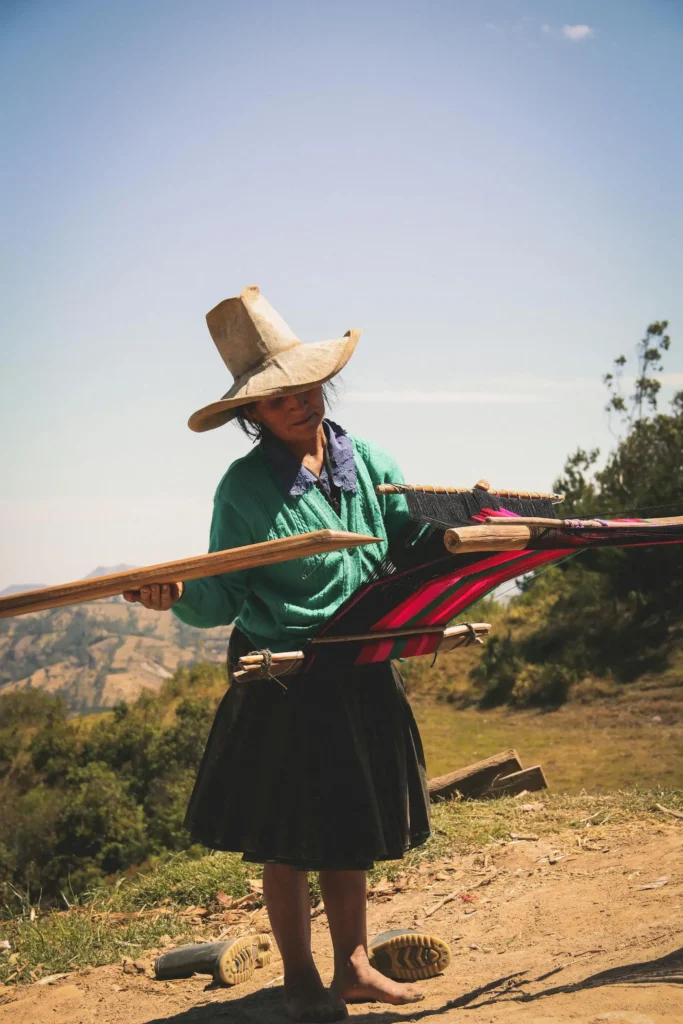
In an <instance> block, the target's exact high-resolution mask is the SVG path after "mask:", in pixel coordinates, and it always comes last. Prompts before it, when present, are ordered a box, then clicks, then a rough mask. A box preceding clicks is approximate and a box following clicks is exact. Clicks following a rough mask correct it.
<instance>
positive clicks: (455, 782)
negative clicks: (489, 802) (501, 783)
mask: <svg viewBox="0 0 683 1024" xmlns="http://www.w3.org/2000/svg"><path fill="white" fill-rule="evenodd" d="M521 769H522V763H521V761H520V760H519V755H518V754H517V751H516V750H504V751H502V752H501V753H500V754H494V755H493V757H487V758H486V759H485V760H483V761H476V762H475V763H474V764H469V765H467V767H466V768H459V769H458V770H457V771H455V772H450V773H449V774H448V775H439V776H438V777H437V778H435V779H430V781H429V798H430V800H432V801H437V800H447V799H448V798H449V797H453V796H455V795H456V792H457V793H460V794H461V795H462V796H464V797H467V798H469V799H473V798H474V799H476V798H477V797H480V796H482V795H483V794H484V793H485V792H487V790H489V789H490V788H491V786H492V785H493V783H494V781H495V780H496V779H498V778H502V777H504V776H507V775H511V774H514V773H515V772H519V771H521Z"/></svg>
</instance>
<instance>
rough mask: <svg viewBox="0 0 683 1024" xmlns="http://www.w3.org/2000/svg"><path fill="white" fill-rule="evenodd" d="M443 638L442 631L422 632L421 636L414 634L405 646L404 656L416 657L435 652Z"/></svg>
mask: <svg viewBox="0 0 683 1024" xmlns="http://www.w3.org/2000/svg"><path fill="white" fill-rule="evenodd" d="M441 640H442V636H441V633H422V634H421V635H420V636H412V637H411V638H410V640H408V641H407V643H406V645H405V647H404V648H403V657H404V658H414V657H415V656H416V655H418V654H433V653H434V651H435V650H436V649H437V647H438V646H439V644H440V643H441Z"/></svg>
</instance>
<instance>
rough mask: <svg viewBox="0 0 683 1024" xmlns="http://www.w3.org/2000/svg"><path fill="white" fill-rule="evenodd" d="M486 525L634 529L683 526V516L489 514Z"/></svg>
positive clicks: (568, 528)
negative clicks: (636, 518) (630, 518)
mask: <svg viewBox="0 0 683 1024" xmlns="http://www.w3.org/2000/svg"><path fill="white" fill-rule="evenodd" d="M484 523H485V524H486V526H510V524H514V525H515V526H544V527H545V526H547V527H549V528H551V529H555V530H572V529H580V528H581V527H586V528H588V529H605V528H609V529H610V530H632V529H633V528H634V527H635V526H637V527H638V528H640V527H641V526H642V527H654V528H657V527H663V526H683V516H669V517H667V518H666V519H645V520H642V521H639V522H636V523H628V522H622V521H621V520H618V519H550V518H544V517H541V516H539V517H534V516H514V517H512V516H487V517H486V519H485V520H484Z"/></svg>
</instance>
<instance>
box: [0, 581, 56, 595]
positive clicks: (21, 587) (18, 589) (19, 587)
mask: <svg viewBox="0 0 683 1024" xmlns="http://www.w3.org/2000/svg"><path fill="white" fill-rule="evenodd" d="M44 586H45V584H44V583H11V584H10V585H9V587H5V589H4V590H0V597H9V595H10V594H22V593H23V592H24V591H25V590H40V589H41V588H42V587H44Z"/></svg>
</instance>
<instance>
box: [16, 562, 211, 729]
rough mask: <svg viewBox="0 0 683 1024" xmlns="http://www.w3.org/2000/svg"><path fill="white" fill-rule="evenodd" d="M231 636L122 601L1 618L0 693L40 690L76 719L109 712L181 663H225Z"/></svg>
mask: <svg viewBox="0 0 683 1024" xmlns="http://www.w3.org/2000/svg"><path fill="white" fill-rule="evenodd" d="M120 568H128V567H127V566H125V567H121V566H116V567H114V568H112V569H109V568H107V569H96V570H95V571H94V572H93V573H91V574H90V575H91V576H95V575H99V574H100V573H101V572H116V571H118V570H119V569H120ZM16 589H17V590H20V589H25V588H23V587H17V588H16ZM229 636H230V627H229V626H219V627H217V628H216V629H194V628H193V627H192V626H186V625H185V624H184V623H183V622H180V620H179V619H176V617H175V616H174V615H173V614H171V613H170V612H161V613H158V612H153V611H149V610H148V609H147V608H143V607H142V606H141V605H139V604H134V605H133V604H127V603H126V602H124V601H123V600H122V599H120V598H110V599H107V600H102V601H90V602H88V603H87V604H81V605H70V606H69V607H67V608H53V609H51V610H49V611H44V612H34V613H33V614H31V615H22V616H18V617H17V618H10V619H0V694H2V693H6V692H8V691H11V690H25V689H29V688H30V687H38V688H39V689H42V690H47V691H48V692H49V693H55V694H57V693H59V694H62V695H63V696H64V697H65V698H66V700H67V702H68V704H69V707H70V708H71V710H72V711H74V712H76V713H86V712H89V711H98V710H102V709H105V708H111V707H113V706H114V705H115V704H118V703H119V702H120V701H122V700H125V701H133V700H135V699H136V698H137V697H138V695H139V694H140V692H141V691H142V690H145V689H149V690H158V689H159V688H160V686H161V684H162V683H163V681H164V680H165V679H168V677H169V676H171V675H173V673H174V672H175V670H176V669H177V668H179V667H180V666H182V665H190V664H192V663H193V662H196V661H213V662H217V663H221V662H224V660H225V653H226V649H227V645H228V638H229Z"/></svg>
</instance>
